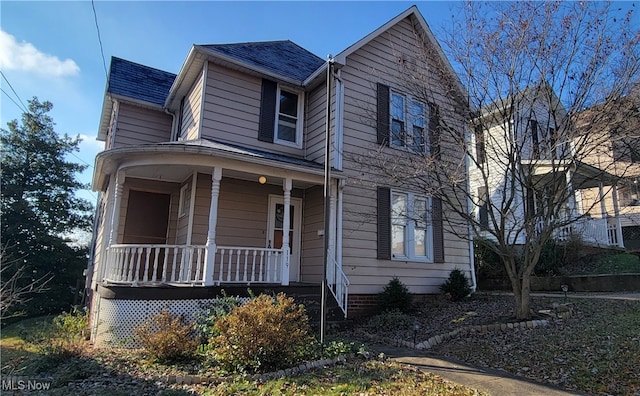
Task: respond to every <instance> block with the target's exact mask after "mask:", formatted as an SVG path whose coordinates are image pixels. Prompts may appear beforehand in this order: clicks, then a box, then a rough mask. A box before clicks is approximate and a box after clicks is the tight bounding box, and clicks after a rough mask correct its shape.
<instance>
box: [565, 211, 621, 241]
mask: <svg viewBox="0 0 640 396" xmlns="http://www.w3.org/2000/svg"><path fill="white" fill-rule="evenodd" d="M572 235H577V236H580V238H581V239H582V241H583V242H585V243H587V244H590V245H597V246H619V241H618V232H617V225H616V224H615V223H613V224H612V223H609V222H608V221H607V219H601V218H596V219H591V218H582V219H577V220H575V221H573V222H572V223H571V224H568V225H566V226H564V227H562V228H560V229H558V230H556V232H555V233H554V237H555V238H557V239H558V240H561V241H566V240H567V239H569V238H570V237H571V236H572Z"/></svg>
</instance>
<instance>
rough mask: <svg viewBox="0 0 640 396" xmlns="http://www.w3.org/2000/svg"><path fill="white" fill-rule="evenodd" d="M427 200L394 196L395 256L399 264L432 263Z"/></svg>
mask: <svg viewBox="0 0 640 396" xmlns="http://www.w3.org/2000/svg"><path fill="white" fill-rule="evenodd" d="M430 207H431V202H430V199H429V198H427V197H423V196H419V195H415V194H412V193H405V192H399V191H392V192H391V254H392V258H393V259H397V260H418V261H422V260H424V261H431V260H432V258H433V245H432V243H431V242H430V241H432V240H433V238H432V232H433V230H432V227H431V221H430V220H431V219H430V213H429V210H428V208H430Z"/></svg>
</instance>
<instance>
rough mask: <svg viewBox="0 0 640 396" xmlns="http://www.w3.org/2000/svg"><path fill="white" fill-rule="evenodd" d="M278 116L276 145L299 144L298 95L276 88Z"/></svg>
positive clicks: (300, 131)
mask: <svg viewBox="0 0 640 396" xmlns="http://www.w3.org/2000/svg"><path fill="white" fill-rule="evenodd" d="M278 93H279V94H278V97H279V100H278V109H277V111H276V113H277V114H278V118H277V123H276V136H275V141H276V142H278V143H284V144H288V143H292V144H294V145H299V144H300V136H301V135H302V128H300V122H299V121H300V118H301V117H300V115H301V114H302V109H301V108H300V106H301V101H300V95H298V94H296V93H293V92H289V91H285V90H283V89H281V88H278Z"/></svg>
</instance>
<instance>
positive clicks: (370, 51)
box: [342, 17, 470, 294]
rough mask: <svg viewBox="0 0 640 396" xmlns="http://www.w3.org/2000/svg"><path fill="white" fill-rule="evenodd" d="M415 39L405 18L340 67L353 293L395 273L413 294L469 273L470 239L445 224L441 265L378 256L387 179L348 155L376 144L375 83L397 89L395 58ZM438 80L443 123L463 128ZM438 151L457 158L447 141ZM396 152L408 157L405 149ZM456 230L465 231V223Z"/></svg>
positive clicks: (346, 258) (379, 285)
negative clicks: (380, 199) (380, 202)
mask: <svg viewBox="0 0 640 396" xmlns="http://www.w3.org/2000/svg"><path fill="white" fill-rule="evenodd" d="M415 40H416V36H415V33H414V29H413V27H412V21H411V17H409V18H406V19H404V20H403V21H401V22H399V23H398V24H396V25H395V26H393V27H391V28H390V29H389V30H387V31H386V32H384V33H382V34H381V35H379V36H378V37H377V38H375V39H374V40H372V41H371V42H369V43H368V44H366V45H365V46H363V47H362V48H360V49H359V50H357V51H355V52H354V53H353V54H351V55H350V56H349V57H348V58H347V62H346V65H345V66H344V67H343V68H342V78H343V80H344V82H345V98H344V99H345V105H344V163H343V169H344V173H345V175H346V176H347V177H348V181H347V183H346V186H345V188H344V214H343V216H344V222H343V269H344V271H345V273H346V275H347V276H348V277H349V280H350V282H351V286H350V288H349V293H352V294H361V293H378V292H380V291H382V289H383V287H384V286H385V285H386V284H387V282H389V280H390V279H391V278H392V277H394V276H398V277H399V278H400V279H401V281H402V282H404V283H405V284H406V285H407V287H408V288H409V290H410V291H411V292H413V293H438V292H439V286H440V284H442V283H443V282H444V281H445V280H446V278H447V277H448V276H449V272H450V271H451V270H453V269H454V268H456V267H458V268H460V269H462V270H463V271H467V276H468V277H469V273H468V271H469V263H470V257H469V243H468V241H467V240H464V239H461V238H459V237H456V236H455V235H454V234H453V233H451V232H450V230H449V229H448V225H447V224H445V229H444V248H445V262H444V263H438V264H434V263H424V262H411V261H408V262H405V261H396V260H378V259H377V258H376V251H377V246H376V240H377V238H376V235H377V234H376V233H377V227H376V224H377V223H376V210H377V209H376V203H377V202H376V187H377V184H379V183H380V184H385V182H387V183H388V181H387V180H385V179H384V177H382V175H379V174H375V173H373V171H372V170H371V169H367V168H362V167H361V166H360V165H359V164H358V163H357V162H356V161H354V160H353V159H352V157H354V156H359V155H365V154H367V153H370V152H372V150H376V149H378V148H379V146H378V145H377V134H376V117H375V112H376V83H377V82H383V83H384V84H388V85H389V86H390V87H391V88H392V89H394V88H395V89H401V87H400V86H398V85H397V84H398V81H399V76H398V63H397V56H398V55H400V54H402V55H404V56H405V57H406V58H408V59H409V60H410V58H411V56H412V54H415V53H416V52H417V51H418V50H417V49H416V47H415ZM439 81H440V79H439V77H438V76H437V75H436V74H433V76H432V79H431V80H430V83H431V84H432V87H433V91H434V102H435V103H436V104H437V105H439V106H440V114H441V117H449V118H451V119H448V120H447V121H448V122H449V123H450V124H451V123H453V124H454V125H459V127H460V128H461V129H462V128H463V125H464V123H463V120H462V119H461V118H460V117H459V116H458V115H457V114H456V113H455V107H454V103H453V101H452V100H451V99H450V98H448V97H446V96H445V95H443V94H442V93H443V92H445V90H444V88H443V87H442V86H440V85H439ZM385 150H395V149H392V148H387V149H385ZM441 151H442V158H443V160H444V161H448V160H451V161H459V160H460V158H459V157H456V155H458V156H459V155H460V150H456V149H455V147H454V146H453V144H452V143H451V142H448V141H443V142H442V143H441ZM389 152H391V153H393V152H394V151H389ZM395 152H397V154H398V155H406V151H401V150H395ZM456 153H458V154H456ZM389 184H390V183H389ZM407 189H409V188H407ZM444 210H446V207H445V208H444ZM458 231H459V232H461V233H463V234H464V233H465V231H466V227H464V229H461V230H458Z"/></svg>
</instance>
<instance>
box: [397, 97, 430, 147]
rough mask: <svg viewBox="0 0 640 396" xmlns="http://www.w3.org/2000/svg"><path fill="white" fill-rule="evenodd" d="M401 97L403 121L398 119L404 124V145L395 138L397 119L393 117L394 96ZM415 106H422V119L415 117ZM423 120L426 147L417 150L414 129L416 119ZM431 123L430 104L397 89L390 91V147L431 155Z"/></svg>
mask: <svg viewBox="0 0 640 396" xmlns="http://www.w3.org/2000/svg"><path fill="white" fill-rule="evenodd" d="M394 95H396V96H399V97H401V98H402V100H403V103H402V105H403V113H402V116H403V118H402V119H397V120H399V121H400V122H402V126H403V130H402V136H401V140H402V144H400V145H398V144H396V143H395V142H396V141H397V140H398V139H397V138H396V137H394V136H393V124H394V121H395V120H396V118H395V117H394V116H393V111H392V109H393V96H394ZM414 104H420V105H421V106H422V109H423V110H422V111H423V114H422V117H415V115H414V114H413V106H414ZM419 118H422V126H421V127H420V128H422V141H423V143H424V147H423V149H422V150H416V148H415V145H414V141H413V137H414V127H416V126H417V124H415V123H414V120H415V119H419ZM430 121H431V106H429V103H427V102H423V101H420V100H416V99H415V98H414V97H413V96H412V95H409V94H405V93H402V92H400V91H398V90H395V89H389V137H388V142H389V147H393V148H395V149H401V150H409V151H412V152H415V153H420V154H431V144H432V142H431V136H430V134H429V132H430V131H429V127H428V126H429V125H430Z"/></svg>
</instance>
